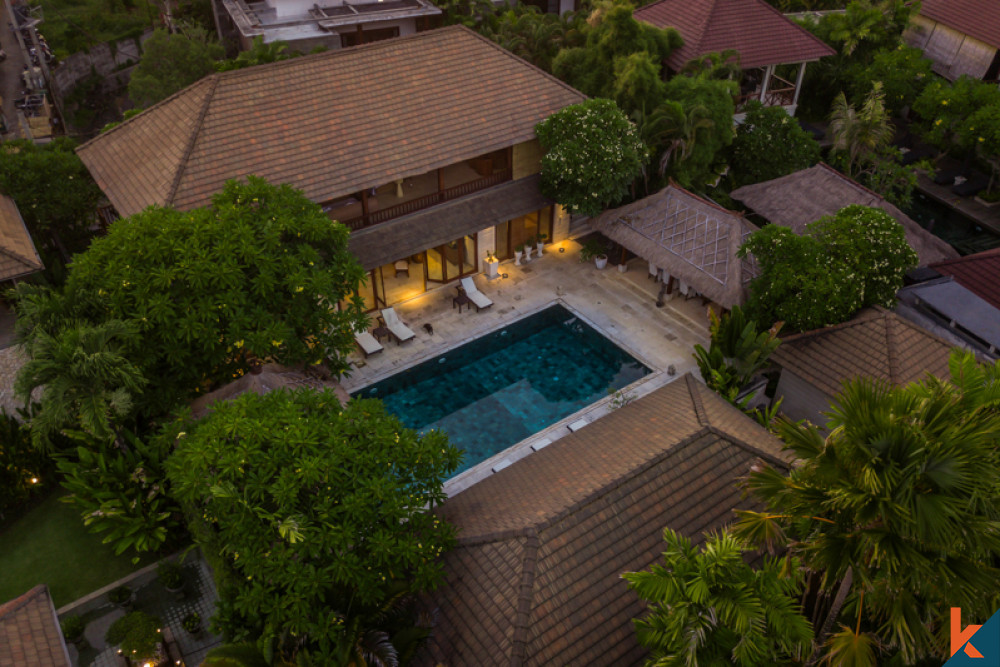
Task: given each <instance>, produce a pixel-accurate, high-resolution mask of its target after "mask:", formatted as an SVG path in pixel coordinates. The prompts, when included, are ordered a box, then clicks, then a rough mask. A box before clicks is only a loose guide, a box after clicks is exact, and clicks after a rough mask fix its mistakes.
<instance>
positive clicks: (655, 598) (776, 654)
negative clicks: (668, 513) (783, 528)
mask: <svg viewBox="0 0 1000 667" xmlns="http://www.w3.org/2000/svg"><path fill="white" fill-rule="evenodd" d="M663 539H664V540H665V541H666V543H667V549H666V551H665V552H664V553H663V558H664V564H663V565H653V566H652V568H651V569H650V571H648V572H626V573H625V574H623V575H622V578H623V579H625V580H626V581H628V582H629V588H630V589H632V590H634V591H635V592H636V593H638V595H639V597H640V598H642V599H643V600H644V601H645V602H646V603H647V605H648V606H649V608H650V612H649V614H648V615H647V616H646V617H645V618H642V619H636V621H635V627H636V634H637V636H638V640H639V643H640V644H642V645H643V646H644V647H646V648H648V649H649V650H650V657H649V660H648V662H647V664H648V665H651V666H653V665H655V666H656V667H660V666H667V665H677V666H678V667H680V666H681V665H683V666H685V667H697V666H698V665H717V664H735V665H746V666H751V665H762V664H767V663H778V664H782V663H785V662H787V661H788V658H791V657H798V656H801V655H804V654H808V652H809V646H810V641H811V639H812V629H811V628H810V627H809V622H808V621H807V620H806V619H805V617H803V616H802V614H801V613H799V611H798V602H797V600H796V598H797V596H798V593H799V591H800V590H801V588H802V578H801V576H799V574H798V572H797V570H796V569H795V568H791V569H788V570H787V571H783V568H782V567H781V563H780V561H776V560H773V559H765V560H764V563H763V565H762V566H760V567H758V568H756V569H754V568H751V567H750V565H748V564H747V563H746V561H745V560H744V554H743V545H742V544H741V543H740V542H739V541H738V540H737V539H735V538H734V537H733V536H732V535H730V534H727V533H723V534H721V535H716V536H709V537H708V540H707V541H706V543H705V544H704V545H703V546H702V547H701V548H700V549H698V548H696V547H693V546H691V541H690V540H688V539H687V538H685V537H682V536H681V535H679V534H677V533H675V532H674V531H672V530H670V529H669V528H668V529H666V530H664V531H663Z"/></svg>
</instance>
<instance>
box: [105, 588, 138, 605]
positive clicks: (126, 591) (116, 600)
mask: <svg viewBox="0 0 1000 667" xmlns="http://www.w3.org/2000/svg"><path fill="white" fill-rule="evenodd" d="M108 602H110V603H111V604H113V605H115V606H116V607H121V608H123V609H124V608H125V607H127V606H128V605H129V603H130V602H132V589H131V588H129V587H128V586H118V587H117V588H112V589H111V590H110V591H108Z"/></svg>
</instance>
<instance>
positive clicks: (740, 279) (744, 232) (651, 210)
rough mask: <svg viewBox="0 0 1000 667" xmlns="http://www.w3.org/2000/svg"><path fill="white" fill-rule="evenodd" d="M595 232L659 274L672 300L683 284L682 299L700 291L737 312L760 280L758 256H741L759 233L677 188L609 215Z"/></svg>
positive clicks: (602, 217)
mask: <svg viewBox="0 0 1000 667" xmlns="http://www.w3.org/2000/svg"><path fill="white" fill-rule="evenodd" d="M593 226H594V227H595V228H596V229H597V230H598V231H600V232H601V233H602V234H604V235H605V236H607V237H608V238H609V239H611V240H613V241H615V242H617V243H619V244H621V245H622V247H623V248H627V249H628V250H629V251H631V252H633V253H635V254H636V255H638V256H639V257H642V258H644V259H646V260H647V261H648V262H649V263H650V265H651V267H655V268H656V269H658V271H659V278H660V279H661V280H663V281H665V282H666V294H672V293H673V290H674V287H675V282H677V283H678V285H677V287H678V288H679V290H680V292H681V293H682V294H685V295H687V294H688V292H689V290H694V291H695V292H696V293H698V294H701V295H703V296H705V297H707V298H709V299H711V300H712V301H714V302H715V303H717V304H719V305H720V306H722V307H723V308H732V307H733V306H739V305H742V304H743V303H744V302H745V301H746V298H747V286H748V285H749V284H750V281H751V280H753V279H754V277H756V275H757V267H756V263H755V262H754V259H753V255H751V256H749V257H747V258H743V259H740V258H739V257H737V256H736V253H737V251H738V250H739V249H740V246H741V245H743V242H744V241H746V239H747V237H748V236H750V234H752V233H753V232H755V231H757V228H756V227H755V226H753V225H752V224H750V223H749V222H747V221H746V220H744V219H743V217H742V216H740V215H738V214H736V213H734V212H733V211H729V210H726V209H724V208H722V207H721V206H719V205H717V204H714V203H712V202H710V201H708V200H705V199H702V198H701V197H698V196H697V195H694V194H691V193H690V192H688V191H687V190H685V189H684V188H681V187H678V186H676V185H669V186H667V187H666V188H664V189H663V190H660V191H659V192H657V193H655V194H652V195H649V196H648V197H645V198H643V199H640V200H639V201H636V202H633V203H631V204H627V205H625V206H622V207H621V208H616V209H611V210H609V211H605V212H604V213H602V214H601V215H600V216H598V217H597V218H596V219H595V220H594V221H593ZM612 259H615V258H612ZM651 270H652V269H651Z"/></svg>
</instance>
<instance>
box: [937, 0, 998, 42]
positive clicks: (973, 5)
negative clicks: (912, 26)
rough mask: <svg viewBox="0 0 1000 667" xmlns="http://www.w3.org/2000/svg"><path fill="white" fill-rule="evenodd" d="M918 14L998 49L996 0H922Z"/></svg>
mask: <svg viewBox="0 0 1000 667" xmlns="http://www.w3.org/2000/svg"><path fill="white" fill-rule="evenodd" d="M920 14H921V15H922V16H926V17H927V18H929V19H933V20H935V21H938V22H940V23H943V24H945V25H946V26H948V27H949V28H954V29H955V30H958V31H959V32H962V33H965V34H966V35H969V36H970V37H974V38H975V39H978V40H979V41H981V42H986V43H987V44H989V45H990V46H994V47H996V48H998V49H1000V8H998V7H997V3H996V0H923V2H922V3H921V5H920Z"/></svg>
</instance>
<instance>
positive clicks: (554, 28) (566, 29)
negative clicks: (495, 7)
mask: <svg viewBox="0 0 1000 667" xmlns="http://www.w3.org/2000/svg"><path fill="white" fill-rule="evenodd" d="M582 24H583V17H582V15H580V14H577V13H575V12H568V13H567V14H563V15H559V14H549V13H546V12H542V11H541V10H539V9H538V7H535V6H533V5H521V4H519V5H514V6H507V7H505V8H504V10H503V11H501V12H497V13H490V14H486V15H485V16H484V19H483V20H482V21H481V22H480V23H479V24H478V26H477V29H478V30H479V31H480V32H481V33H482V34H483V35H485V36H487V37H489V38H490V39H492V40H493V41H494V42H496V43H497V44H499V45H500V46H502V47H504V48H505V49H507V50H508V51H510V52H512V53H514V54H516V55H518V56H520V57H522V58H524V59H525V60H527V61H528V62H530V63H532V64H533V65H535V66H537V67H540V68H541V69H543V70H545V71H546V72H551V71H552V61H553V60H554V59H555V57H556V54H558V53H559V49H561V48H570V47H573V46H578V45H580V44H581V43H582V42H583V39H584V38H583V33H582V32H581V27H582Z"/></svg>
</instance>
